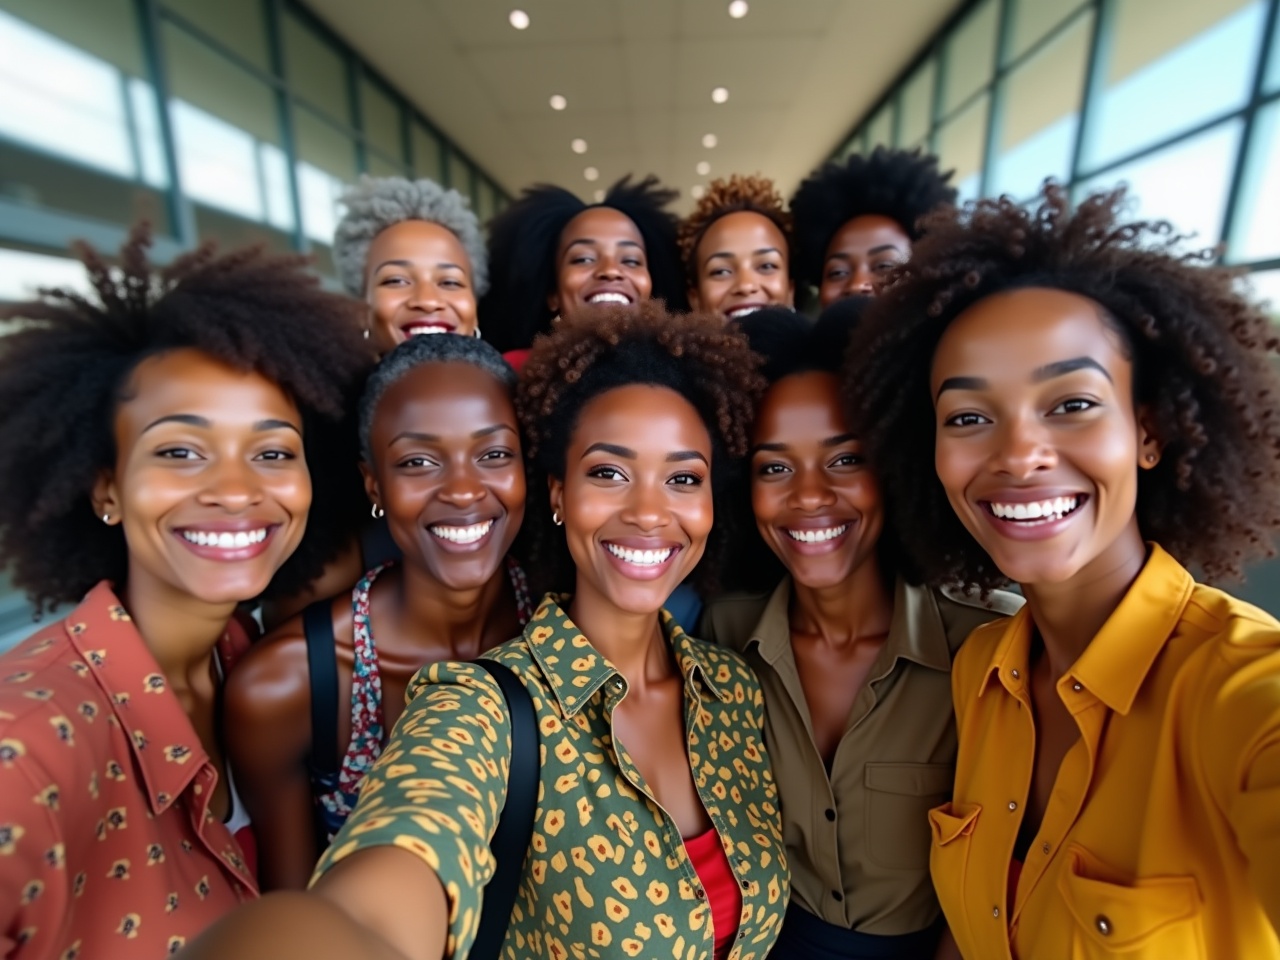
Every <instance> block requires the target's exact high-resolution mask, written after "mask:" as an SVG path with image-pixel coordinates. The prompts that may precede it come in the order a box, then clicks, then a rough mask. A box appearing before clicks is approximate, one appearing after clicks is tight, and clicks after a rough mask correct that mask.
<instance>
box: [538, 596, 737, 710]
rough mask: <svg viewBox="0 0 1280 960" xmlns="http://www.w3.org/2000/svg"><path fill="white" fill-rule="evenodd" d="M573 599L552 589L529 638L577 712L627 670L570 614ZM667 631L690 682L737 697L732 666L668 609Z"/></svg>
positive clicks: (562, 700) (555, 686) (558, 692)
mask: <svg viewBox="0 0 1280 960" xmlns="http://www.w3.org/2000/svg"><path fill="white" fill-rule="evenodd" d="M568 602H569V597H568V595H556V594H550V593H549V594H547V595H546V596H545V597H543V598H542V603H540V604H539V605H538V609H537V611H536V612H535V613H534V615H533V616H532V617H531V618H530V620H529V622H528V623H527V624H526V625H525V628H524V639H525V642H526V643H528V645H529V652H530V653H531V654H532V655H533V659H534V660H535V661H537V664H538V667H539V669H540V670H541V671H542V675H543V676H544V677H546V680H547V683H548V684H549V685H550V687H551V691H552V692H553V693H554V694H555V696H556V700H557V701H558V702H559V704H560V710H561V712H562V713H563V714H564V715H565V716H566V717H571V716H573V715H575V714H576V713H577V712H578V711H580V710H581V709H582V708H583V706H584V705H586V703H587V702H588V701H590V700H591V698H592V697H594V696H595V694H596V692H597V691H598V690H599V689H600V688H601V687H602V686H604V684H605V683H606V682H607V681H608V680H610V679H611V678H613V677H614V676H619V677H620V676H622V675H621V674H620V673H619V672H618V668H617V667H615V666H614V665H613V664H612V663H610V662H609V660H608V658H606V657H604V656H602V655H601V654H600V653H599V652H598V651H597V650H596V649H595V647H593V646H592V645H591V642H590V641H589V640H587V638H586V637H585V636H583V634H582V631H581V630H579V629H578V627H577V626H576V625H575V624H574V622H573V621H572V620H570V619H569V616H568V614H566V613H565V612H564V607H563V605H565V604H567V603H568ZM662 633H663V636H664V637H665V639H666V641H667V643H668V645H669V646H670V647H671V652H672V654H673V655H674V656H675V659H676V666H677V667H678V668H679V670H680V675H681V676H682V677H684V678H685V683H686V684H688V685H692V684H699V685H701V686H703V687H705V688H706V690H707V692H708V693H710V694H711V696H713V697H715V698H716V699H718V700H720V701H721V702H724V703H727V702H728V701H729V700H731V699H732V698H733V694H732V693H731V692H730V691H729V689H728V687H727V684H726V681H728V680H729V679H730V678H729V673H728V667H727V665H722V664H718V663H716V664H713V663H712V661H711V659H710V658H709V657H708V656H707V653H706V651H704V650H702V649H700V647H699V644H698V642H697V641H696V640H694V639H693V638H692V637H690V636H689V635H688V634H687V633H685V632H684V629H683V628H682V627H681V626H680V625H679V624H678V623H676V621H675V618H674V617H672V616H671V614H669V613H667V611H666V610H663V611H662ZM623 679H624V680H625V678H623Z"/></svg>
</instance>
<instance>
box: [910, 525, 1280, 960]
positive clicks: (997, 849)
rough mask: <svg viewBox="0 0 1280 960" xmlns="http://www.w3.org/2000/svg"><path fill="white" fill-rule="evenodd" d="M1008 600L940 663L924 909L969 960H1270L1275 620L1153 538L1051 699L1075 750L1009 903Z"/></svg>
mask: <svg viewBox="0 0 1280 960" xmlns="http://www.w3.org/2000/svg"><path fill="white" fill-rule="evenodd" d="M1032 630H1033V624H1032V622H1031V619H1030V616H1029V611H1028V610H1027V609H1025V608H1024V609H1023V610H1022V611H1021V612H1020V613H1019V614H1017V615H1016V616H1015V617H1013V618H1012V619H1011V620H1008V621H1003V622H997V623H992V624H989V625H986V626H983V627H979V628H978V629H977V630H975V631H974V633H973V635H972V636H971V637H970V638H969V640H968V641H966V643H965V645H964V646H963V647H962V648H961V650H960V653H959V655H958V656H957V659H956V663H955V666H954V667H953V669H952V692H953V695H954V698H955V705H956V720H957V726H958V733H959V738H960V747H959V754H958V757H957V768H956V783H955V791H954V793H953V799H952V802H951V803H949V804H944V805H943V806H941V807H936V808H934V809H933V810H931V811H930V812H929V820H930V825H931V827H932V831H933V845H932V851H931V856H930V867H931V872H932V875H933V880H934V884H935V886H936V888H937V892H938V899H939V900H940V901H941V903H942V908H943V911H944V913H945V914H946V917H947V922H948V923H949V924H950V927H951V931H952V933H953V935H954V936H955V938H956V942H957V943H958V944H959V946H960V949H961V952H962V953H963V954H964V956H965V957H966V958H970V960H989V958H1009V957H1018V958H1021V960H1057V958H1063V960H1068V958H1070V960H1082V958H1101V957H1124V958H1125V960H1175V958H1176V960H1197V958H1212V960H1277V958H1280V938H1278V937H1277V934H1276V926H1277V925H1278V924H1280V623H1277V621H1276V620H1275V619H1273V618H1272V617H1270V616H1269V615H1267V614H1266V613H1264V612H1262V611H1261V610H1259V609H1257V608H1255V607H1252V606H1250V605H1248V604H1246V603H1243V602H1242V601H1239V600H1235V599H1234V598H1232V597H1230V596H1228V595H1227V594H1225V593H1222V592H1221V591H1219V590H1214V589H1212V588H1210V587H1206V586H1202V585H1200V584H1197V583H1195V582H1194V581H1193V580H1192V578H1191V576H1190V575H1189V574H1188V573H1187V571H1186V570H1184V569H1183V568H1182V567H1181V566H1179V564H1178V563H1177V562H1176V561H1175V560H1174V559H1173V558H1172V557H1170V556H1169V555H1168V554H1167V553H1165V552H1164V551H1163V550H1162V549H1161V548H1160V547H1158V546H1153V547H1152V548H1151V554H1150V557H1149V558H1148V560H1147V563H1146V565H1145V566H1144V568H1143V570H1142V572H1141V573H1140V574H1139V576H1138V578H1137V580H1136V581H1135V582H1134V584H1133V586H1132V587H1131V588H1130V590H1129V592H1128V593H1127V594H1126V595H1125V598H1124V600H1122V601H1121V603H1120V606H1119V607H1117V608H1116V610H1115V612H1114V613H1113V614H1112V615H1111V617H1110V619H1108V620H1107V622H1106V623H1105V624H1104V625H1103V627H1102V630H1101V631H1100V632H1099V633H1098V635H1097V636H1096V637H1095V638H1094V640H1093V641H1092V642H1091V643H1090V644H1089V647H1088V648H1087V649H1086V650H1085V652H1084V653H1083V654H1082V655H1081V657H1080V659H1079V660H1077V661H1076V663H1075V665H1074V666H1073V667H1072V668H1071V670H1069V671H1068V672H1067V673H1066V675H1064V676H1063V677H1062V678H1061V680H1059V681H1058V685H1057V691H1058V695H1059V696H1060V697H1061V698H1062V701H1063V703H1064V704H1066V706H1067V708H1068V710H1069V711H1070V712H1071V713H1072V714H1073V716H1074V717H1075V720H1076V723H1077V724H1078V725H1079V728H1080V739H1079V741H1077V742H1076V744H1075V745H1074V746H1073V747H1072V748H1071V750H1070V751H1069V752H1068V753H1067V755H1066V757H1065V758H1064V759H1063V761H1062V766H1061V767H1060V769H1059V772H1058V777H1057V781H1056V783H1055V785H1054V788H1053V793H1052V796H1051V798H1050V801H1049V804H1048V807H1047V809H1046V811H1045V816H1044V820H1043V823H1042V824H1041V827H1040V831H1039V833H1038V834H1037V835H1036V837H1035V839H1034V841H1033V842H1032V843H1031V846H1030V848H1029V850H1028V852H1027V855H1026V861H1025V864H1024V866H1023V869H1022V875H1021V880H1020V882H1019V884H1018V887H1017V892H1016V896H1015V897H1014V898H1013V902H1011V903H1010V902H1008V900H1007V898H1006V890H1007V878H1008V874H1009V863H1010V858H1011V856H1012V854H1013V849H1014V842H1015V839H1016V837H1017V834H1018V827H1019V823H1020V821H1021V819H1022V811H1023V809H1024V806H1025V804H1026V801H1027V794H1028V790H1029V785H1030V782H1031V771H1032V765H1033V761H1034V756H1035V736H1036V725H1035V719H1034V717H1033V714H1032V709H1031V701H1030V697H1029V693H1028V689H1027V680H1028V675H1029V670H1028V666H1029V664H1028V655H1029V650H1030V646H1031V639H1032Z"/></svg>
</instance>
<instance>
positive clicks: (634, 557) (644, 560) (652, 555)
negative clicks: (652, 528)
mask: <svg viewBox="0 0 1280 960" xmlns="http://www.w3.org/2000/svg"><path fill="white" fill-rule="evenodd" d="M605 548H606V549H607V550H608V551H609V552H610V553H612V554H613V555H614V556H615V557H617V558H618V559H619V560H621V561H622V562H623V563H634V564H635V565H636V566H637V567H656V566H657V565H658V564H660V563H666V562H667V558H668V557H670V556H671V547H667V548H665V549H663V550H629V549H627V548H626V547H620V546H618V545H617V544H616V543H606V544H605Z"/></svg>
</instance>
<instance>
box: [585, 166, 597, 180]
mask: <svg viewBox="0 0 1280 960" xmlns="http://www.w3.org/2000/svg"><path fill="white" fill-rule="evenodd" d="M582 175H583V176H584V177H586V178H587V179H588V180H599V179H600V171H599V170H597V169H596V168H595V167H587V169H585V170H583V171H582Z"/></svg>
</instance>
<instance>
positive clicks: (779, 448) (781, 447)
mask: <svg viewBox="0 0 1280 960" xmlns="http://www.w3.org/2000/svg"><path fill="white" fill-rule="evenodd" d="M857 439H858V438H857V436H856V435H855V434H852V433H841V434H837V435H836V436H834V437H827V439H825V440H823V441H822V443H821V446H822V447H838V446H840V445H841V444H843V443H851V442H853V441H854V440H857ZM786 449H787V444H785V443H757V444H756V445H755V446H754V447H752V448H751V455H752V456H755V455H756V454H757V453H760V452H761V451H768V452H771V453H785V452H786Z"/></svg>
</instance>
